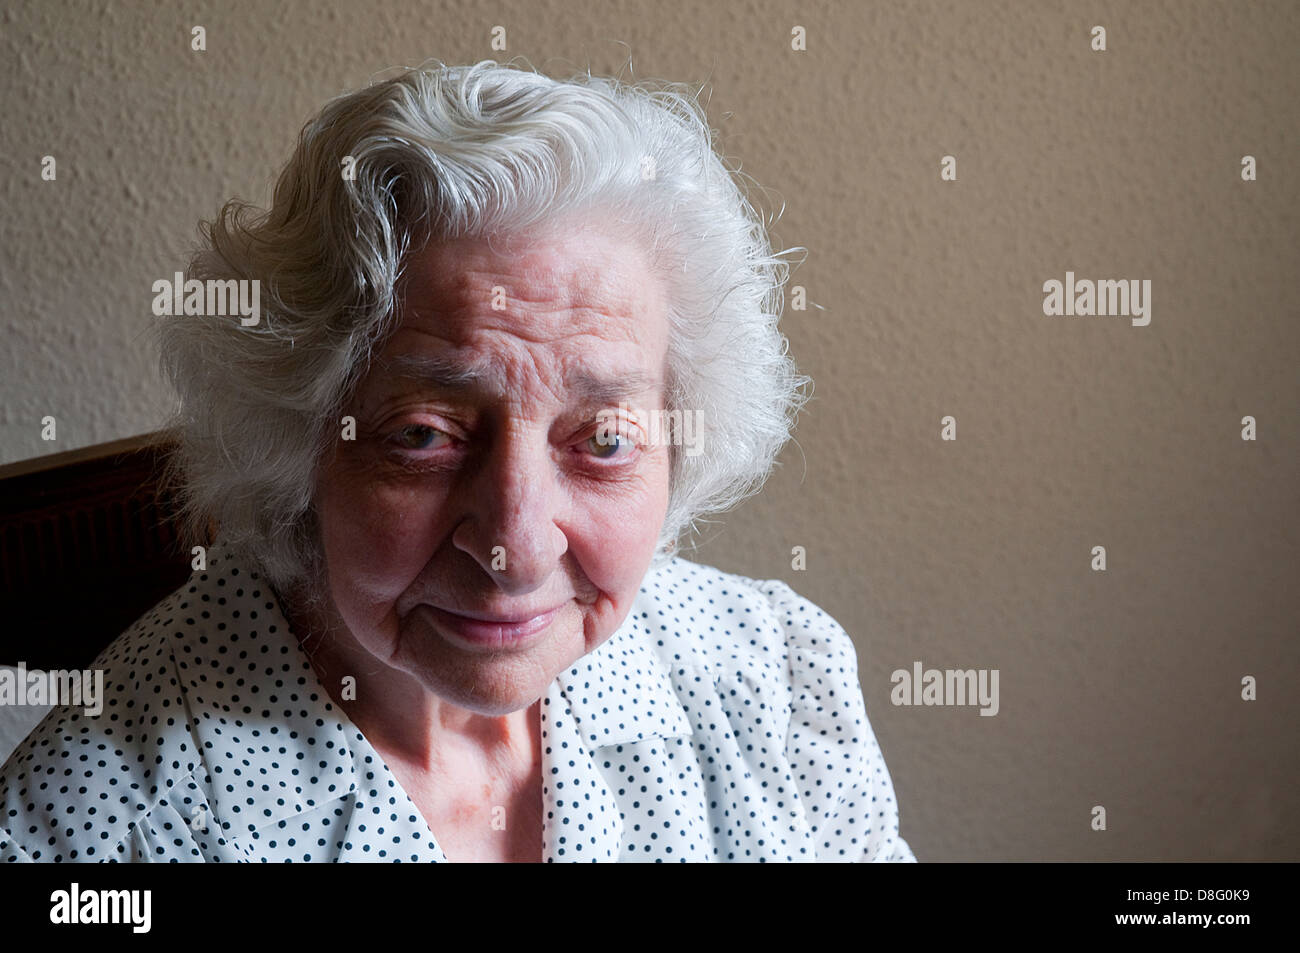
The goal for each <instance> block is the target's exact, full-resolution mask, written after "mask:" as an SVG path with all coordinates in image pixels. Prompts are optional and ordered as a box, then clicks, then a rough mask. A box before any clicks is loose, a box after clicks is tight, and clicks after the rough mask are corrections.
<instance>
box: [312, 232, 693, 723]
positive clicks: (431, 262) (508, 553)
mask: <svg viewBox="0 0 1300 953" xmlns="http://www.w3.org/2000/svg"><path fill="white" fill-rule="evenodd" d="M406 276H407V277H406V282H407V283H406V286H405V293H404V295H403V303H402V305H401V307H400V310H399V313H398V318H399V325H398V327H397V330H396V331H394V332H393V334H392V335H391V336H390V338H389V339H388V341H387V343H386V344H385V346H384V347H383V349H382V351H380V353H379V354H378V356H377V359H376V360H375V361H374V362H373V363H372V365H371V370H370V372H369V374H368V376H367V377H366V378H365V379H364V380H363V381H362V382H361V385H360V387H359V389H358V392H357V394H356V397H355V400H354V401H353V403H352V405H351V407H350V408H349V409H348V410H347V411H346V413H347V414H348V415H350V416H353V417H355V419H356V433H355V439H354V440H347V439H340V440H339V442H338V443H337V446H336V448H335V451H334V453H333V455H332V457H330V458H329V459H327V460H326V462H325V464H324V465H323V468H322V472H321V475H320V480H319V483H318V487H317V497H316V504H317V512H318V515H319V522H320V527H321V534H322V543H323V547H324V553H325V561H326V567H327V583H328V586H329V590H330V595H331V597H332V600H333V603H334V606H335V607H336V609H337V613H338V615H339V617H340V618H341V620H342V621H343V622H344V623H345V624H346V625H347V627H348V629H349V630H350V632H351V633H352V636H353V638H354V639H355V640H356V641H357V642H358V643H359V644H360V645H361V646H362V647H364V648H365V649H366V650H367V651H369V652H370V653H371V654H372V655H374V656H375V657H376V658H377V659H378V660H380V661H382V662H384V663H385V664H387V665H389V666H392V667H393V668H396V669H400V670H402V671H405V672H408V673H410V674H411V675H413V676H414V677H416V678H417V679H419V680H420V681H421V682H422V683H423V684H424V685H425V686H426V687H427V688H428V689H429V690H430V691H432V692H434V693H436V694H437V695H439V696H441V697H442V698H443V699H444V700H446V701H448V702H450V703H452V704H454V705H457V706H460V707H462V708H466V709H470V710H472V711H476V712H479V713H481V714H489V715H491V714H504V713H506V712H510V711H515V710H517V709H519V708H522V707H525V706H527V705H529V704H531V703H532V702H534V701H535V700H537V699H538V698H539V697H541V696H542V695H543V694H544V693H545V691H546V688H547V686H548V685H549V683H550V682H551V681H552V680H553V679H554V678H555V677H556V676H557V675H558V674H559V673H560V672H562V671H563V670H565V669H566V668H568V667H569V666H571V665H572V664H573V663H574V662H575V661H576V660H577V659H579V658H580V657H581V656H583V655H585V654H587V653H588V652H590V651H592V650H593V649H595V648H596V647H597V646H599V645H600V644H601V643H602V642H604V641H605V640H606V639H607V638H609V636H610V635H612V634H613V633H614V631H615V630H616V629H617V628H618V626H619V625H620V624H621V623H622V621H623V620H624V618H625V617H626V616H627V614H628V612H629V611H630V609H631V605H632V600H633V598H634V597H635V596H636V594H637V590H638V588H639V585H640V583H641V580H642V578H643V577H644V575H645V573H646V571H647V569H648V568H649V564H650V561H651V559H652V557H653V555H654V550H655V544H656V542H657V541H658V536H659V532H660V529H661V527H662V525H663V519H664V515H665V513H666V510H667V505H668V485H669V462H670V461H669V451H668V447H667V446H665V445H664V442H663V441H662V440H660V441H655V442H653V443H651V442H650V441H649V440H648V439H647V435H648V434H650V433H651V430H650V428H649V427H648V425H647V422H646V421H645V420H644V419H642V418H643V416H644V412H649V413H650V414H653V413H654V412H656V411H658V410H660V409H661V408H662V407H663V398H664V385H665V381H664V374H665V361H666V356H667V342H668V338H667V331H668V324H667V316H666V310H665V300H664V297H663V293H662V288H661V284H660V282H659V281H658V280H657V279H656V278H655V277H654V276H653V275H652V274H651V272H650V270H649V263H648V260H647V259H646V258H645V257H644V256H643V253H642V251H641V248H640V247H639V245H638V244H637V243H636V242H634V241H631V240H628V239H626V238H619V237H616V236H615V235H614V234H613V233H610V232H606V231H603V230H600V229H598V228H591V227H587V228H576V229H575V228H570V229H566V230H565V231H563V232H560V233H557V232H555V231H552V232H550V233H549V234H543V233H540V232H537V233H533V234H532V235H531V236H518V235H517V236H514V237H512V238H511V239H509V241H508V242H503V240H502V239H500V238H495V239H493V241H492V242H491V243H490V244H489V243H488V242H486V241H480V240H463V241H458V242H453V243H448V244H441V245H431V246H429V247H428V248H426V249H425V250H423V251H422V252H418V253H415V254H413V255H412V256H411V258H410V260H409V262H408V265H407V270H406ZM620 403H622V404H624V405H625V406H624V407H623V408H620ZM610 411H613V415H612V416H611V415H610ZM615 434H617V437H615V436H614V435H615Z"/></svg>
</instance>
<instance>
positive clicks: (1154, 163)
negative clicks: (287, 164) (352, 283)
mask: <svg viewBox="0 0 1300 953" xmlns="http://www.w3.org/2000/svg"><path fill="white" fill-rule="evenodd" d="M200 9H201V10H202V12H199V13H194V12H192V11H187V10H184V9H170V8H168V7H166V6H155V5H153V4H149V5H145V4H134V5H126V4H119V5H115V6H113V7H112V8H111V9H108V10H103V9H101V8H100V5H98V4H94V5H92V4H90V3H66V2H65V3H52V2H30V0H29V2H18V3H16V4H10V5H9V7H8V9H7V10H6V11H5V12H4V13H3V19H2V20H0V23H2V29H0V71H3V73H4V90H5V92H4V98H3V112H2V114H0V115H2V117H3V128H4V130H5V135H4V141H3V146H2V147H0V149H2V151H3V161H4V173H5V174H4V177H3V181H2V182H0V189H3V192H4V209H5V214H4V216H3V220H0V251H2V252H3V257H2V258H0V295H2V296H0V302H2V303H3V310H2V312H0V324H2V326H3V329H4V335H5V338H6V345H7V346H6V348H5V350H4V353H3V357H0V405H2V411H0V412H2V416H0V462H7V461H12V460H18V459H22V458H25V457H29V456H33V455H37V454H41V453H47V452H54V451H59V450H67V449H72V448H75V447H79V446H85V445H88V444H92V443H97V442H101V441H105V440H109V439H114V438H118V437H123V436H128V435H131V434H135V433H140V432H144V431H147V430H151V429H154V428H155V427H156V426H158V425H159V423H160V422H161V421H162V419H163V416H164V415H165V413H166V410H167V408H168V407H169V405H170V397H169V395H168V394H167V392H166V389H165V387H164V385H163V384H162V383H161V381H160V378H159V376H158V374H157V372H156V370H155V358H154V354H153V352H152V350H151V348H150V343H149V337H148V334H149V328H150V321H151V315H150V308H149V306H150V301H151V298H152V295H151V292H150V285H151V284H152V282H153V281H154V280H155V279H157V278H160V277H166V276H170V274H171V273H172V271H174V270H175V269H176V268H178V267H180V266H181V264H182V263H183V260H184V257H185V253H186V250H187V248H188V246H189V244H190V242H191V241H193V239H194V236H195V231H194V228H195V223H196V222H197V220H199V219H200V218H203V217H206V216H210V215H211V214H212V213H213V212H214V211H215V210H216V208H217V207H218V206H219V204H220V202H221V201H222V200H223V199H225V198H227V197H229V196H231V195H240V196H243V197H245V198H249V199H253V200H255V201H257V202H259V203H264V202H265V201H266V199H267V198H268V197H269V189H270V186H271V184H272V182H273V181H274V176H275V173H276V172H277V171H278V169H279V166H280V164H281V163H282V162H283V161H284V159H285V158H286V157H287V155H288V151H289V148H290V146H291V143H292V142H293V139H294V137H295V135H296V133H297V130H298V128H299V127H300V125H301V124H302V122H303V121H304V120H305V119H306V118H307V117H308V116H309V115H310V114H311V113H312V112H313V111H314V110H315V109H316V108H318V107H319V106H320V105H321V104H322V103H323V102H324V100H325V99H327V98H328V97H330V96H332V95H335V94H336V93H338V92H341V91H343V90H345V89H350V88H355V87H357V86H359V85H362V84H364V83H365V82H366V81H367V79H368V77H370V76H371V75H372V74H373V73H375V72H378V71H381V70H384V69H387V68H389V67H393V66H410V65H416V64H418V63H419V62H421V61H423V60H424V59H426V58H429V57H438V58H440V59H442V60H444V61H446V62H449V63H457V62H473V61H476V60H479V59H484V58H497V59H507V58H510V57H513V56H522V57H524V58H526V59H527V61H528V62H530V63H532V64H533V65H535V66H537V67H538V68H540V69H542V70H544V71H546V72H550V73H552V74H566V73H569V72H571V71H574V70H577V69H586V68H588V67H589V68H590V69H591V70H592V72H607V73H608V72H617V71H618V69H619V68H620V66H622V65H624V63H625V61H626V59H627V57H628V54H629V52H630V54H631V56H632V71H633V74H634V75H635V76H638V77H661V78H667V79H674V80H694V81H698V82H704V81H706V80H707V81H709V82H710V84H711V89H712V98H711V100H710V103H709V113H710V117H711V119H712V121H713V123H714V125H716V126H718V127H719V128H720V129H721V131H722V133H723V146H724V149H725V150H726V151H727V152H728V153H729V154H731V155H734V156H736V157H738V158H739V160H740V161H741V162H742V163H743V166H744V169H745V171H746V172H747V173H749V174H751V175H753V176H754V177H755V178H756V179H757V180H758V181H759V182H760V183H762V184H763V185H764V186H766V187H767V188H768V189H769V190H770V195H769V198H768V200H767V205H768V206H769V207H770V208H771V209H772V210H775V209H779V208H780V206H781V203H782V202H785V203H786V207H785V213H784V216H783V217H782V218H781V220H780V222H779V223H778V225H777V226H776V230H775V235H776V241H777V243H778V246H779V247H785V246H792V245H801V246H805V247H807V248H808V249H809V256H808V259H807V261H806V263H805V264H804V265H802V266H801V267H799V268H798V269H797V270H796V271H795V274H794V278H793V282H794V283H796V284H800V285H803V286H805V287H806V288H807V289H808V295H809V299H810V301H812V302H815V304H816V305H817V306H819V307H811V308H809V309H808V310H807V311H803V312H796V311H790V312H789V313H787V315H786V317H785V319H784V326H785V330H786V333H787V335H788V336H789V338H790V341H791V349H792V352H793V353H794V354H795V356H796V357H797V359H798V361H799V363H800V366H801V368H802V369H803V370H804V371H805V372H806V373H809V374H810V375H812V377H813V378H814V379H815V380H816V382H817V386H816V399H815V400H814V401H813V403H812V404H811V405H810V406H809V409H808V411H807V412H806V413H805V415H804V416H803V418H802V419H801V422H800V427H799V430H798V434H797V445H795V444H792V445H791V446H790V448H789V449H788V451H787V453H786V454H785V456H784V458H783V466H782V467H781V468H780V469H779V470H778V472H777V473H776V474H775V476H774V477H773V479H772V482H771V483H770V484H769V487H768V489H767V490H766V492H765V493H764V494H763V495H761V496H760V497H757V498H756V499H754V500H752V501H750V502H749V503H747V504H746V505H744V506H743V507H741V508H740V509H738V510H737V511H736V512H735V513H734V514H732V515H731V516H729V517H728V518H727V519H726V520H725V522H724V521H719V522H718V523H716V524H714V525H713V526H712V527H710V529H709V532H707V533H706V534H705V541H704V542H703V544H702V545H701V547H700V550H699V551H698V553H697V554H696V557H695V558H698V559H700V560H701V561H705V562H710V563H713V564H715V565H719V566H721V567H723V568H725V569H729V570H733V571H739V572H743V573H746V574H748V575H753V576H760V577H771V576H780V577H783V578H785V579H787V580H788V581H790V582H791V583H792V584H793V585H794V586H795V588H796V589H797V590H798V591H800V592H801V593H802V594H804V595H807V596H808V597H810V598H812V599H813V600H814V601H816V602H818V603H820V604H821V605H822V606H824V607H825V608H826V609H827V611H829V612H831V613H832V614H833V615H834V616H835V617H836V618H838V619H839V620H840V621H841V622H842V623H843V624H844V626H845V627H846V628H847V629H848V630H849V632H850V633H851V634H852V635H853V637H854V638H855V640H856V641H857V644H858V647H859V654H860V657H861V660H862V682H863V687H864V690H865V693H866V697H867V704H868V711H869V712H870V714H871V718H872V722H873V725H874V727H875V730H876V733H877V735H878V737H879V740H880V743H881V745H882V748H883V750H884V753H885V756H886V759H887V761H888V763H889V765H890V768H891V771H892V773H893V777H894V781H895V785H896V788H897V793H898V797H899V801H900V804H901V810H902V830H903V834H904V836H906V837H907V838H908V840H909V841H910V843H911V844H912V846H913V847H914V849H915V851H916V853H917V855H918V857H920V859H922V860H945V859H948V860H953V859H956V860H976V859H1016V860H1026V859H1053V860H1062V859H1098V860H1100V859H1107V860H1121V859H1149V860H1164V859H1179V860H1192V859H1211V858H1214V859H1233V860H1236V859H1263V858H1271V859H1282V858H1287V859H1292V860H1294V859H1297V858H1298V857H1300V821H1298V820H1297V818H1298V817H1300V811H1297V807H1298V806H1300V805H1297V795H1296V791H1297V780H1300V779H1298V778H1297V762H1296V758H1295V749H1294V743H1295V726H1296V724H1297V714H1298V712H1297V706H1298V703H1297V700H1296V698H1297V696H1296V692H1295V690H1294V686H1295V685H1296V683H1297V676H1298V675H1300V664H1298V659H1297V654H1298V652H1297V647H1296V646H1297V640H1296V635H1297V625H1296V620H1297V618H1300V613H1298V612H1297V609H1298V608H1300V605H1298V600H1297V595H1296V591H1297V586H1296V578H1297V573H1296V570H1297V519H1296V516H1297V510H1298V509H1300V507H1298V506H1297V503H1298V502H1300V501H1298V500H1297V493H1296V486H1297V479H1296V478H1297V470H1298V467H1297V462H1298V461H1297V446H1296V437H1297V432H1298V431H1297V419H1296V412H1297V407H1298V406H1300V401H1297V397H1298V396H1300V393H1298V390H1300V388H1298V387H1297V376H1296V367H1297V357H1298V356H1300V354H1298V351H1300V348H1298V344H1300V313H1298V312H1300V307H1298V303H1300V294H1298V293H1297V291H1296V288H1295V284H1294V279H1295V273H1296V261H1297V244H1298V242H1297V237H1298V236H1297V220H1296V213H1297V187H1296V176H1295V161H1294V154H1295V153H1294V149H1295V147H1296V143H1295V141H1294V138H1295V132H1296V129H1297V118H1298V116H1297V113H1298V111H1300V107H1298V106H1297V103H1300V88H1298V87H1300V83H1298V81H1297V80H1298V73H1300V70H1298V68H1297V65H1296V62H1297V60H1296V55H1295V52H1296V50H1297V48H1298V46H1300V43H1298V41H1300V8H1297V7H1296V5H1295V4H1293V3H1289V2H1275V3H1267V2H1245V0H1242V2H1219V3H1206V2H1187V0H1169V2H1147V3H1143V4H1141V5H1136V4H1129V3H1105V2H1100V3H1090V4H1082V5H1081V4H1069V3H1043V2H1021V3H964V2H955V0H954V2H949V3H937V2H936V3H922V2H909V3H891V4H884V3H880V4H877V3H872V4H867V3H841V4H834V5H832V4H827V3H814V2H807V0H801V2H798V3H770V4H769V3H757V2H749V3H743V4H739V3H733V4H721V3H719V4H700V3H698V2H697V0H685V2H676V3H666V4H654V5H642V4H627V3H620V4H606V3H575V2H571V0H564V2H536V0H529V2H521V0H505V2H500V3H496V4H493V5H491V6H490V7H487V8H486V10H485V7H484V5H483V4H481V3H480V2H478V0H454V2H441V3H414V2H412V3H396V2H388V3H382V4H369V3H357V2H348V3H312V4H306V3H283V4H281V3H270V2H249V0H240V2H227V3H222V4H219V5H213V6H212V7H211V8H208V7H206V6H205V7H203V8H200ZM196 23H197V24H201V25H203V26H204V27H205V28H206V30H207V45H208V49H207V51H206V52H202V53H196V52H192V51H191V50H190V43H189V39H190V28H191V27H192V26H193V25H195V24H196ZM497 24H501V25H504V26H505V27H506V28H507V41H508V44H509V46H508V52H506V53H504V54H501V53H494V52H493V51H492V50H491V49H490V47H489V31H490V29H491V28H492V27H493V26H494V25H497ZM795 24H799V25H802V26H804V27H805V28H806V30H807V36H808V39H807V51H806V52H794V51H792V50H791V48H790V47H791V43H790V32H791V28H792V26H794V25H795ZM1094 24H1101V25H1104V26H1105V27H1106V28H1107V31H1108V37H1107V41H1108V43H1107V45H1108V49H1107V50H1106V51H1105V52H1094V51H1093V50H1091V49H1090V34H1089V31H1090V29H1091V27H1092V26H1093V25H1094ZM625 75H626V73H625ZM47 154H50V155H54V156H55V157H56V159H57V162H58V166H57V179H56V180H55V181H54V182H46V181H42V179H41V176H40V162H41V157H42V156H44V155H47ZM1248 154H1249V155H1253V156H1255V157H1256V158H1257V160H1258V169H1259V172H1258V181H1254V182H1246V181H1243V180H1242V177H1241V175H1240V161H1241V157H1242V156H1243V155H1248ZM944 155H952V156H955V157H956V159H957V163H958V165H957V173H958V175H957V180H956V181H941V179H940V174H939V172H940V158H941V157H942V156H944ZM1067 270H1069V271H1074V272H1075V273H1076V274H1077V275H1078V276H1079V277H1080V278H1084V277H1086V278H1093V279H1099V278H1147V279H1150V280H1151V282H1152V295H1151V304H1152V318H1151V323H1150V324H1149V325H1148V326H1146V327H1134V326H1132V325H1131V324H1130V322H1129V321H1128V320H1127V319H1125V318H1121V317H1047V316H1045V315H1044V314H1043V292H1042V285H1043V282H1044V281H1046V280H1048V279H1051V278H1056V279H1063V278H1064V275H1065V272H1066V271H1067ZM47 414H48V415H53V416H55V417H56V419H57V421H58V428H59V429H58V440H57V441H56V442H55V443H46V442H43V441H42V440H41V438H40V419H41V418H42V417H43V416H45V415H47ZM1247 414H1249V415H1253V416H1254V417H1255V418H1256V419H1257V421H1258V434H1259V436H1258V439H1257V440H1256V441H1254V442H1247V441H1243V440H1242V439H1241V436H1240V429H1241V423H1240V421H1241V418H1242V417H1243V416H1244V415H1247ZM944 415H952V416H953V417H955V418H956V421H957V438H958V439H956V440H955V441H944V440H941V439H940V418H941V417H943V416H944ZM1096 545H1103V546H1105V547H1106V549H1107V560H1108V566H1107V569H1106V571H1105V572H1096V571H1093V570H1092V569H1091V568H1090V560H1091V555H1090V552H1091V549H1092V547H1093V546H1096ZM794 546H804V547H806V549H807V569H806V570H805V571H802V572H800V571H796V570H794V569H792V567H791V555H790V554H791V548H792V547H794ZM917 660H919V661H921V662H923V663H924V664H925V665H926V666H927V667H931V666H933V667H937V668H985V669H993V668H996V669H998V670H999V672H1000V711H999V713H998V715H997V716H996V717H980V716H979V715H978V714H977V712H976V710H975V709H973V708H959V707H895V706H893V705H891V703H890V690H891V683H890V673H891V672H892V671H893V670H895V669H899V668H903V669H910V668H911V665H912V662H913V661H917ZM1244 675H1254V676H1256V677H1257V678H1258V679H1259V700H1258V701H1254V702H1247V701H1243V700H1242V699H1241V687H1240V682H1241V678H1242V677H1243V676H1244ZM1094 805H1102V806H1104V807H1105V808H1106V810H1107V830H1106V831H1104V832H1101V831H1094V830H1092V829H1091V826H1090V821H1091V819H1092V815H1091V810H1092V808H1093V806H1094Z"/></svg>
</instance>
